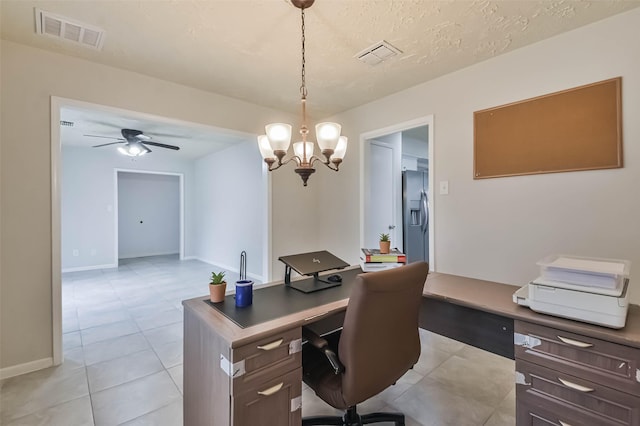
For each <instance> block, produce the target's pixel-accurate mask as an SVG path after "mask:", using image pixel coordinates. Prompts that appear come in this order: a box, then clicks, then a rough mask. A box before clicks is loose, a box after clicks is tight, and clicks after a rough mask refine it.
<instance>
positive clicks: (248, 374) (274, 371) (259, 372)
mask: <svg viewBox="0 0 640 426" xmlns="http://www.w3.org/2000/svg"><path fill="white" fill-rule="evenodd" d="M301 348H302V330H301V328H300V327H296V328H294V329H292V330H286V331H283V332H282V333H278V334H272V335H270V336H268V337H265V338H263V339H260V340H258V341H256V342H254V343H250V344H248V345H245V346H241V347H239V348H236V349H234V350H233V355H232V357H233V363H234V365H237V363H239V362H240V363H242V362H243V363H244V365H243V366H244V373H243V374H239V375H238V376H236V377H235V378H234V379H233V393H234V394H236V395H237V394H238V393H241V392H244V391H245V390H246V389H247V387H252V386H257V385H260V384H261V383H264V382H266V381H269V380H271V379H272V378H273V377H277V376H281V375H283V374H285V373H288V372H289V371H292V370H294V369H296V368H300V367H301V366H302V352H301Z"/></svg>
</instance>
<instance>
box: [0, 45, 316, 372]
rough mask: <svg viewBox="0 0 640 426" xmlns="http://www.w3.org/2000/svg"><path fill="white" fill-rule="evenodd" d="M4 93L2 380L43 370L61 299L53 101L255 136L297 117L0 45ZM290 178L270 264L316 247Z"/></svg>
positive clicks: (0, 98)
mask: <svg viewBox="0 0 640 426" xmlns="http://www.w3.org/2000/svg"><path fill="white" fill-rule="evenodd" d="M96 82H99V83H98V84H97V83H96ZM0 86H1V87H2V91H1V93H0V102H1V104H0V108H1V109H2V115H1V117H0V138H1V140H2V144H1V145H0V149H1V152H0V174H1V175H0V203H1V204H2V215H1V217H0V233H1V234H2V238H1V242H0V263H1V268H0V280H1V285H0V373H2V372H3V369H6V368H9V367H12V368H13V370H12V371H15V368H19V369H20V368H23V367H21V366H24V368H29V366H31V365H39V366H41V365H43V363H47V362H49V361H51V358H52V355H53V331H52V330H53V319H52V303H56V304H58V305H59V301H56V300H54V299H55V298H52V289H53V287H52V284H53V281H54V276H55V272H54V271H53V269H52V265H53V263H54V261H55V259H56V258H58V256H59V255H60V251H59V250H60V249H59V247H54V246H52V235H53V229H54V228H53V227H52V209H51V205H52V196H53V195H55V194H52V191H51V188H52V177H51V176H52V170H51V97H52V96H57V97H62V98H69V99H76V100H81V101H86V102H92V103H95V104H100V105H107V106H113V107H117V108H122V109H126V110H130V111H139V112H144V113H148V114H153V115H158V116H162V117H171V118H176V119H179V120H185V121H190V122H195V123H202V124H207V125H212V126H217V127H222V128H227V129H233V130H238V131H243V132H248V133H252V134H260V133H262V132H263V129H264V127H263V126H264V124H266V123H271V122H276V121H285V122H295V121H294V120H295V119H297V117H296V116H293V115H291V114H288V113H283V112H280V111H276V110H273V109H269V108H265V107H261V106H257V105H253V104H250V103H247V102H243V101H239V100H235V99H232V98H228V97H224V96H220V95H216V94H213V93H207V92H204V91H201V90H196V89H192V88H189V87H185V86H181V85H179V84H175V83H169V82H166V81H162V80H159V79H155V78H151V77H147V76H143V75H141V74H136V73H133V72H129V71H124V70H120V69H116V68H112V67H107V66H104V65H100V64H96V63H92V62H89V61H84V60H80V59H77V58H72V57H69V56H64V55H59V54H55V53H51V52H47V51H44V50H40V49H34V48H31V47H27V46H24V45H21V44H18V43H14V42H10V41H6V40H2V41H1V44H0ZM293 177H295V176H294V173H293V172H292V171H290V170H289V171H287V172H280V174H275V175H273V176H272V181H273V190H272V199H273V203H272V207H273V218H274V221H273V223H272V231H273V240H272V249H273V257H275V258H276V259H277V257H278V256H279V255H283V254H288V253H291V252H296V251H299V250H301V249H307V250H308V249H310V248H311V247H310V246H313V247H315V245H314V244H313V245H312V243H311V241H315V234H314V233H313V232H312V233H311V234H309V233H305V230H306V228H307V227H309V226H310V225H311V224H314V223H315V222H314V219H315V218H314V213H313V212H314V208H315V205H316V203H317V201H316V199H315V198H314V196H313V193H312V192H311V191H308V190H306V188H305V189H303V188H302V185H301V184H300V183H299V182H298V181H296V180H295V179H293ZM288 200H298V201H300V204H299V207H298V209H296V211H291V210H290V209H288V207H287V205H286V202H285V201H288ZM187 202H188V201H187ZM298 235H299V236H300V238H296V237H295V236H298ZM292 236H293V238H292ZM302 236H304V237H306V238H303V237H302ZM307 238H309V239H307ZM276 262H277V260H276V261H275V262H274V263H276ZM4 371H8V370H4Z"/></svg>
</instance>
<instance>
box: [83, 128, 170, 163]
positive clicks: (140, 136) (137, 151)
mask: <svg viewBox="0 0 640 426" xmlns="http://www.w3.org/2000/svg"><path fill="white" fill-rule="evenodd" d="M120 132H121V133H122V138H114V137H111V136H98V135H85V136H88V137H91V138H104V139H115V140H116V141H117V142H109V143H103V144H100V145H94V146H93V148H99V147H101V146H107V145H116V144H124V146H121V147H118V151H119V152H120V153H122V154H124V155H128V156H130V157H137V156H140V155H144V154H146V153H148V152H151V150H150V149H149V148H148V147H147V145H152V146H157V147H160V148H167V149H173V150H175V151H178V150H179V149H180V147H178V146H175V145H167V144H164V143H159V142H153V141H152V140H151V137H150V136H147V135H145V134H144V133H143V132H142V131H141V130H134V129H122V130H121V131H120Z"/></svg>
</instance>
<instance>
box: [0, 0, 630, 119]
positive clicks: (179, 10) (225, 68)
mask: <svg viewBox="0 0 640 426" xmlns="http://www.w3.org/2000/svg"><path fill="white" fill-rule="evenodd" d="M0 4H1V8H2V9H1V13H2V21H1V27H2V38H4V39H8V40H12V41H15V42H19V43H23V44H27V45H31V46H35V47H39V48H43V49H48V50H52V51H56V52H59V53H63V54H68V55H72V56H76V57H80V58H85V59H88V60H90V61H95V62H99V63H103V64H106V65H110V66H114V67H118V68H123V69H127V70H131V71H136V72H139V73H142V74H147V75H150V76H154V77H157V78H161V79H164V80H169V81H174V82H177V83H181V84H184V85H187V86H192V87H196V88H200V89H203V90H207V91H211V92H216V93H220V94H223V95H227V96H231V97H234V98H239V99H244V100H247V101H250V102H254V103H257V104H261V105H265V106H269V107H273V108H277V109H280V110H285V111H291V112H297V108H298V99H299V85H300V13H299V10H298V9H296V8H294V7H293V6H291V5H290V4H289V2H288V1H286V0H207V1H191V0H172V1H163V0H154V1H148V0H110V1H99V0H64V1H49V0H48V1H32V0H2V1H0ZM638 6H640V0H634V1H609V0H593V1H589V0H582V1H576V0H571V1H570V0H551V1H548V0H547V1H529V0H512V1H488V0H476V1H464V0H452V1H427V0H423V1H419V0H418V1H415V0H414V1H409V0H406V1H402V0H317V1H316V2H315V4H314V6H313V7H312V8H310V9H308V10H307V11H306V14H307V86H308V89H309V112H310V114H311V115H312V116H314V117H324V116H327V115H330V114H333V113H337V112H340V111H343V110H346V109H349V108H352V107H355V106H358V105H361V104H363V103H366V102H369V101H372V100H374V99H377V98H380V97H383V96H386V95H388V94H391V93H394V92H397V91H399V90H402V89H405V88H408V87H411V86H413V85H416V84H419V83H421V82H424V81H427V80H430V79H433V78H435V77H438V76H440V75H443V74H446V73H449V72H452V71H454V70H457V69H460V68H462V67H465V66H468V65H471V64H473V63H476V62H479V61H483V60H485V59H488V58H491V57H493V56H496V55H499V54H501V53H504V52H507V51H509V50H513V49H516V48H518V47H521V46H524V45H527V44H530V43H534V42H536V41H539V40H542V39H545V38H548V37H551V36H553V35H556V34H559V33H561V32H564V31H568V30H571V29H573V28H577V27H579V26H582V25H585V24H588V23H590V22H593V21H597V20H599V19H603V18H605V17H607V16H610V15H613V14H616V13H620V12H622V11H625V10H628V9H631V8H634V7H638ZM34 7H38V8H41V9H44V10H46V11H49V12H53V13H56V14H60V15H64V16H66V17H69V18H71V19H74V20H78V21H81V22H84V23H86V24H88V25H93V26H98V27H100V28H102V29H104V30H105V31H106V40H105V43H104V48H103V49H102V50H101V51H96V50H92V49H88V48H84V47H80V46H78V47H76V46H75V45H72V44H69V43H67V42H64V41H58V40H55V39H52V38H48V37H43V36H38V35H36V34H35V32H34V28H35V25H34V12H33V10H34ZM383 39H384V40H386V41H388V42H390V43H391V44H392V45H394V46H395V47H397V48H398V49H400V50H401V51H402V52H403V53H402V54H401V55H399V56H397V57H395V58H394V59H392V60H390V61H388V62H385V63H382V64H379V65H377V66H374V67H371V66H368V65H365V64H363V63H361V62H359V61H357V60H356V59H355V58H354V55H355V54H356V53H358V52H360V51H361V50H363V49H364V48H366V47H368V46H370V45H371V44H373V43H375V42H378V41H380V40H383Z"/></svg>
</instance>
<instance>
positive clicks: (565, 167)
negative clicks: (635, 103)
mask: <svg viewBox="0 0 640 426" xmlns="http://www.w3.org/2000/svg"><path fill="white" fill-rule="evenodd" d="M621 85H622V78H621V77H618V78H613V79H610V80H605V81H600V82H597V83H593V84H588V85H586V86H580V87H576V88H573V89H568V90H564V91H561V92H556V93H551V94H548V95H543V96H539V97H536V98H532V99H527V100H523V101H520V102H515V103H512V104H508V105H502V106H499V107H495V108H490V109H485V110H482V111H476V112H475V113H474V120H473V123H474V147H473V148H474V149H473V178H474V179H486V178H494V177H503V176H516V175H529V174H537V173H555V172H569V171H577V170H593V169H610V168H617V167H622V100H621Z"/></svg>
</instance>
